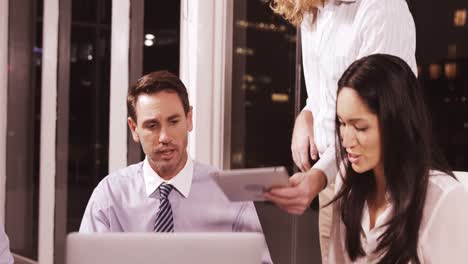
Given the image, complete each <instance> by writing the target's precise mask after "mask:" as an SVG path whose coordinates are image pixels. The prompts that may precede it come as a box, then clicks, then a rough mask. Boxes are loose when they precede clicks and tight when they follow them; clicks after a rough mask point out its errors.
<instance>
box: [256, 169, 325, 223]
mask: <svg viewBox="0 0 468 264" xmlns="http://www.w3.org/2000/svg"><path fill="white" fill-rule="evenodd" d="M326 183H327V178H326V176H325V174H324V173H323V172H322V171H320V170H317V169H311V170H310V171H308V172H298V173H296V174H294V175H293V176H292V177H291V178H289V186H288V187H279V188H273V189H271V190H269V191H268V192H265V193H264V196H265V198H266V199H267V200H269V201H272V202H273V203H275V204H276V205H277V206H278V207H280V208H281V209H283V210H284V211H286V212H288V213H290V214H296V215H301V214H303V213H304V211H305V210H306V209H307V208H309V206H310V203H311V202H312V200H313V199H314V198H315V197H316V196H317V194H318V193H319V192H320V191H321V190H323V189H324V188H325V185H326Z"/></svg>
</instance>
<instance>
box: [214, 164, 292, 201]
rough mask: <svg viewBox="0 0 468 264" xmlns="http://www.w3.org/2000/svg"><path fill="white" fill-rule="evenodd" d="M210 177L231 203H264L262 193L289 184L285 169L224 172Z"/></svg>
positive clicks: (270, 168)
mask: <svg viewBox="0 0 468 264" xmlns="http://www.w3.org/2000/svg"><path fill="white" fill-rule="evenodd" d="M211 176H212V177H213V178H214V179H215V181H216V183H217V184H218V185H219V187H220V188H221V189H222V190H223V192H224V194H226V196H227V197H228V198H229V200H231V201H264V200H265V198H263V192H264V191H267V190H269V189H271V188H273V187H282V186H287V185H288V183H289V175H288V172H287V170H286V168H285V167H267V168H255V169H235V170H225V171H217V172H214V173H212V174H211Z"/></svg>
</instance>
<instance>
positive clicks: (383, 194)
mask: <svg viewBox="0 0 468 264" xmlns="http://www.w3.org/2000/svg"><path fill="white" fill-rule="evenodd" d="M336 110H337V112H336V113H337V115H336V131H337V133H336V141H337V142H336V146H337V151H336V153H337V162H338V163H339V164H340V168H341V170H340V175H341V177H337V181H336V188H337V189H336V190H337V194H336V196H335V198H334V199H333V200H332V202H331V203H332V204H333V209H334V211H335V215H336V216H337V217H334V219H333V224H332V234H331V239H330V252H329V261H330V263H392V264H393V263H467V261H468V224H467V223H468V192H467V190H466V189H465V188H464V187H463V186H462V184H461V183H459V182H458V181H457V180H456V178H455V177H454V175H453V173H452V172H451V171H450V170H449V169H448V167H447V166H446V165H445V162H444V160H443V159H442V158H441V156H440V155H439V154H438V152H437V151H435V149H436V148H435V147H434V142H433V141H432V140H431V125H430V122H429V118H428V114H427V110H426V107H425V104H424V100H423V94H422V91H421V89H420V87H419V86H418V82H417V79H416V77H415V75H414V74H413V72H412V71H411V69H410V67H409V66H408V65H407V64H406V63H405V62H404V61H403V60H401V59H400V58H398V57H395V56H391V55H383V54H376V55H371V56H368V57H364V58H362V59H360V60H357V61H356V62H354V63H353V64H352V65H351V66H350V67H349V68H348V69H347V70H346V71H345V73H344V74H343V75H342V77H341V79H340V80H339V82H338V92H337V108H336Z"/></svg>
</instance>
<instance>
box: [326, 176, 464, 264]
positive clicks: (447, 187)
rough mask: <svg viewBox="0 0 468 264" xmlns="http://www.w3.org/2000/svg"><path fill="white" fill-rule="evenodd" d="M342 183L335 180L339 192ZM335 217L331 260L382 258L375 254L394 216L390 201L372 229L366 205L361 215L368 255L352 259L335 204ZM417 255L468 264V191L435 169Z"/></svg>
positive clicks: (429, 260)
mask: <svg viewBox="0 0 468 264" xmlns="http://www.w3.org/2000/svg"><path fill="white" fill-rule="evenodd" d="M341 185H342V181H341V178H340V177H337V180H336V191H338V190H339V188H340V187H341ZM333 210H334V216H336V217H333V223H332V231H331V238H330V249H329V255H328V257H329V261H330V263H340V264H341V263H343V264H346V263H377V261H378V260H379V258H378V257H377V256H375V254H372V253H373V251H374V250H375V249H376V247H377V245H378V241H377V238H378V237H379V236H380V235H382V234H383V233H384V232H385V230H386V227H384V226H383V225H384V224H385V223H386V222H388V220H390V218H391V217H392V211H393V207H392V205H391V203H390V204H389V206H388V207H387V208H386V209H385V210H384V212H383V213H381V214H380V215H379V216H378V217H377V219H376V223H375V228H373V229H370V228H369V227H370V225H369V210H368V207H367V204H365V205H364V211H363V215H362V221H361V224H362V228H363V231H364V235H363V236H361V244H362V247H363V249H364V252H365V253H366V255H367V256H365V257H362V258H358V259H357V260H356V261H355V262H351V260H350V259H349V257H348V254H347V251H346V246H345V229H344V225H343V222H342V221H341V217H340V212H339V207H338V205H337V203H335V204H333ZM417 250H418V256H419V258H420V260H421V262H422V263H450V264H458V263H460V264H462V263H468V190H467V188H466V187H465V186H464V185H463V184H462V183H460V182H458V181H457V180H455V179H454V178H452V177H450V176H447V175H444V174H443V173H441V172H436V171H433V172H431V176H430V178H429V184H428V189H427V196H426V203H425V206H424V211H423V218H422V222H421V226H420V230H419V244H418V248H417Z"/></svg>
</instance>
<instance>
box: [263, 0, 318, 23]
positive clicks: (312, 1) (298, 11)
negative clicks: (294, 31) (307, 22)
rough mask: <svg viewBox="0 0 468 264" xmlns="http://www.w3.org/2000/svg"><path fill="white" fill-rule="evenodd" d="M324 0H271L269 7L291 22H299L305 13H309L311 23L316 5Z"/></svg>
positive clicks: (315, 12) (315, 11)
mask: <svg viewBox="0 0 468 264" xmlns="http://www.w3.org/2000/svg"><path fill="white" fill-rule="evenodd" d="M324 2H325V0H272V1H271V3H270V7H271V9H273V11H274V12H275V13H277V14H278V15H281V16H282V17H284V19H286V20H287V21H289V22H290V23H291V24H293V25H295V26H298V25H300V24H301V22H302V20H303V19H304V15H305V14H306V13H309V14H311V16H312V19H311V22H312V23H313V22H314V20H315V16H316V14H317V7H318V6H320V5H323V4H324Z"/></svg>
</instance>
